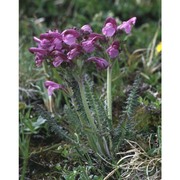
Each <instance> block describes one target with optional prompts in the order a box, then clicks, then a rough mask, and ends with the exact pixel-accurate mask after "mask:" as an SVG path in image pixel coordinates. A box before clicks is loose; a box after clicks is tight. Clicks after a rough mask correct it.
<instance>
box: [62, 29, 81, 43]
mask: <svg viewBox="0 0 180 180" xmlns="http://www.w3.org/2000/svg"><path fill="white" fill-rule="evenodd" d="M78 37H79V33H78V32H77V31H76V30H74V29H67V30H65V31H63V32H62V39H63V41H64V42H65V43H66V44H67V45H73V44H76V39H77V38H78Z"/></svg>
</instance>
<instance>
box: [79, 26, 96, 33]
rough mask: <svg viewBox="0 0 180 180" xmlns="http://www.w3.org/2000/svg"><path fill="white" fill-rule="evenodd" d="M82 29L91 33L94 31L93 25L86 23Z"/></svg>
mask: <svg viewBox="0 0 180 180" xmlns="http://www.w3.org/2000/svg"><path fill="white" fill-rule="evenodd" d="M81 30H82V31H84V32H89V33H92V32H93V31H92V29H91V26H90V25H88V24H86V25H84V26H82V27H81Z"/></svg>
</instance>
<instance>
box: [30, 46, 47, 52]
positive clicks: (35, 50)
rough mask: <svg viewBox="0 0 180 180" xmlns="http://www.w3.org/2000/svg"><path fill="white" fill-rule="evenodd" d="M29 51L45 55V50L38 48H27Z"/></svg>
mask: <svg viewBox="0 0 180 180" xmlns="http://www.w3.org/2000/svg"><path fill="white" fill-rule="evenodd" d="M29 51H30V52H31V53H40V54H46V50H44V49H40V48H37V47H31V48H29Z"/></svg>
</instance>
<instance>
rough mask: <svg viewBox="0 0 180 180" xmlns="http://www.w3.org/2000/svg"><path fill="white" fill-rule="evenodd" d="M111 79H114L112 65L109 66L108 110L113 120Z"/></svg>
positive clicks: (109, 116)
mask: <svg viewBox="0 0 180 180" xmlns="http://www.w3.org/2000/svg"><path fill="white" fill-rule="evenodd" d="M111 80H112V67H108V68H107V110H108V118H109V119H110V120H111V121H112V95H111ZM111 124H112V122H111Z"/></svg>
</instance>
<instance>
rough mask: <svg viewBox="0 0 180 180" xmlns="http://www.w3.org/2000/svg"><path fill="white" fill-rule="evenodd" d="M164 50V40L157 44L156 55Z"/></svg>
mask: <svg viewBox="0 0 180 180" xmlns="http://www.w3.org/2000/svg"><path fill="white" fill-rule="evenodd" d="M161 51H162V42H159V44H158V45H157V46H156V55H157V54H159V53H160V52H161Z"/></svg>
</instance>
